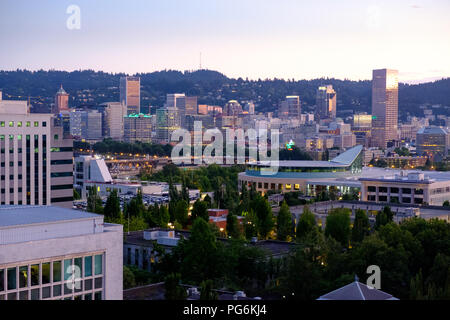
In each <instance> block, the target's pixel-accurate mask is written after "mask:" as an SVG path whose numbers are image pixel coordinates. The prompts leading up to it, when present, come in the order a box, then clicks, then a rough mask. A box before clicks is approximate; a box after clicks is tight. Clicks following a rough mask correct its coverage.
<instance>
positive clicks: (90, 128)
mask: <svg viewBox="0 0 450 320" xmlns="http://www.w3.org/2000/svg"><path fill="white" fill-rule="evenodd" d="M102 134H103V129H102V114H101V113H100V112H98V111H97V110H89V111H81V137H82V138H83V139H86V140H96V139H101V138H102Z"/></svg>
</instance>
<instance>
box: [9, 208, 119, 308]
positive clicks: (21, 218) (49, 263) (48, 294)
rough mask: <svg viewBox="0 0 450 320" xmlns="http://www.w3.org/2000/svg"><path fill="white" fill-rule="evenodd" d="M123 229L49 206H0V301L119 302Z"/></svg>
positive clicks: (94, 217) (95, 217)
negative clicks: (62, 300)
mask: <svg viewBox="0 0 450 320" xmlns="http://www.w3.org/2000/svg"><path fill="white" fill-rule="evenodd" d="M122 239H123V227H122V225H117V224H110V223H106V222H104V217H103V215H97V214H92V213H88V212H82V211H78V210H73V209H67V208H58V207H54V206H0V300H61V299H64V300H121V299H122V297H123V240H122Z"/></svg>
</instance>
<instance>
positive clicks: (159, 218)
mask: <svg viewBox="0 0 450 320" xmlns="http://www.w3.org/2000/svg"><path fill="white" fill-rule="evenodd" d="M148 212H149V214H150V215H151V220H152V222H153V223H154V224H155V225H156V226H157V227H161V228H167V225H168V223H169V221H170V215H169V210H168V209H167V206H165V205H161V206H158V204H157V203H155V205H154V206H150V207H149V208H148Z"/></svg>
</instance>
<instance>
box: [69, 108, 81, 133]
mask: <svg viewBox="0 0 450 320" xmlns="http://www.w3.org/2000/svg"><path fill="white" fill-rule="evenodd" d="M82 112H83V111H82V110H77V109H72V110H70V114H69V116H70V134H71V135H72V136H73V137H76V138H81V114H82Z"/></svg>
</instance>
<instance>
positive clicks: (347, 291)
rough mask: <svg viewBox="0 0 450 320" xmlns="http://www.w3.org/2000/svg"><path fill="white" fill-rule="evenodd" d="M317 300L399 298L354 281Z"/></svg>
mask: <svg viewBox="0 0 450 320" xmlns="http://www.w3.org/2000/svg"><path fill="white" fill-rule="evenodd" d="M317 300H398V299H397V298H395V297H394V296H392V295H391V294H389V293H386V292H384V291H381V290H377V289H375V288H372V287H369V286H367V285H365V284H364V283H361V282H358V280H357V279H356V280H355V281H354V282H352V283H350V284H348V285H346V286H343V287H342V288H339V289H336V290H334V291H331V292H329V293H327V294H325V295H323V296H320V297H319V298H318V299H317Z"/></svg>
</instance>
